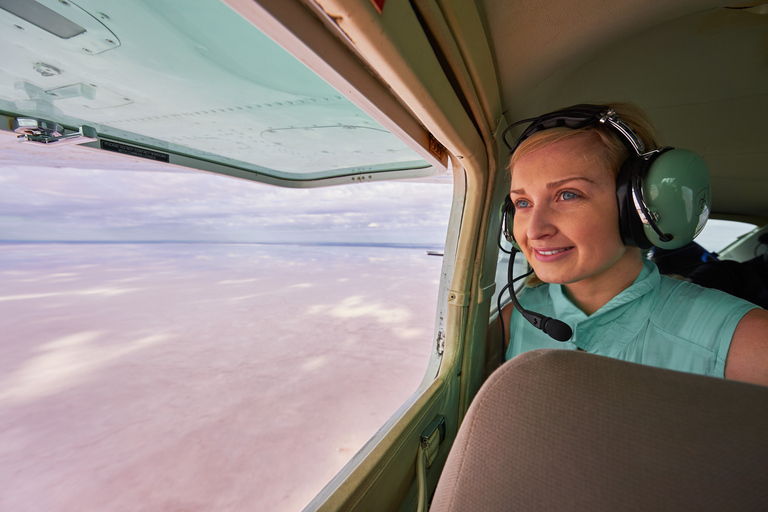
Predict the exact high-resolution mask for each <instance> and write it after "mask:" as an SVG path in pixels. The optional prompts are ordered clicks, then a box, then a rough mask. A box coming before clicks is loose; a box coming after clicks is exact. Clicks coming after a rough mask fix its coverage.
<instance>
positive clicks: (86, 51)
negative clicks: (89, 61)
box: [83, 48, 93, 53]
mask: <svg viewBox="0 0 768 512" xmlns="http://www.w3.org/2000/svg"><path fill="white" fill-rule="evenodd" d="M83 51H84V52H85V53H93V52H92V51H91V50H89V49H88V48H83Z"/></svg>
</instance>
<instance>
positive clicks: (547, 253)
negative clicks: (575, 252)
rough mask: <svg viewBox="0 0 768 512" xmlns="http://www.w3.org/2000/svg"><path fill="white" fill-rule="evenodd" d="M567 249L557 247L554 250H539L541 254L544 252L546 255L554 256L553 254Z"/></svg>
mask: <svg viewBox="0 0 768 512" xmlns="http://www.w3.org/2000/svg"><path fill="white" fill-rule="evenodd" d="M564 251H565V249H556V250H554V251H539V254H543V255H544V256H552V255H553V254H557V253H559V252H564Z"/></svg>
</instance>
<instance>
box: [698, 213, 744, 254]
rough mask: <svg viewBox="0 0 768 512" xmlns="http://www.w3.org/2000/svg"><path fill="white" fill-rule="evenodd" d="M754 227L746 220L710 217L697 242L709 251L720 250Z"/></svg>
mask: <svg viewBox="0 0 768 512" xmlns="http://www.w3.org/2000/svg"><path fill="white" fill-rule="evenodd" d="M754 229H755V225H754V224H748V223H746V222H736V221H731V220H720V219H709V221H708V222H707V225H706V226H704V229H703V230H702V231H701V233H699V236H697V237H696V240H695V242H696V243H697V244H699V245H701V246H702V247H704V248H705V249H706V250H708V251H709V252H720V251H722V250H723V249H725V248H726V247H728V246H729V245H731V244H732V243H733V242H735V241H737V240H738V239H739V238H740V237H742V236H744V235H746V234H747V233H749V232H750V231H752V230H754Z"/></svg>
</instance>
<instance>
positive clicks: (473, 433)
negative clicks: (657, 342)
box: [431, 350, 768, 512]
mask: <svg viewBox="0 0 768 512" xmlns="http://www.w3.org/2000/svg"><path fill="white" fill-rule="evenodd" d="M431 510H432V511H433V512H444V511H463V510H467V511H469V510H472V511H496V510H523V511H539V510H541V511H543V510H547V511H554V510H557V511H563V510H574V511H575V510H583V511H601V510H606V511H608V510H622V511H628V510H638V511H640V510H643V511H652V510H665V511H667V510H676V511H694V510H696V511H703V510H712V511H715V510H717V511H722V510H768V388H766V387H761V386H755V385H750V384H744V383H740V382H732V381H725V380H721V379H715V378H711V377H702V376H698V375H691V374H686V373H680V372H673V371H669V370H662V369H659V368H652V367H649V366H643V365H638V364H633V363H626V362H623V361H617V360H614V359H609V358H605V357H600V356H595V355H591V354H586V353H579V352H576V351H570V350H538V351H533V352H528V353H525V354H522V355H520V356H518V357H516V358H514V359H513V360H511V361H509V362H507V363H506V364H505V365H503V366H502V367H501V368H499V369H498V370H497V371H496V372H495V373H494V374H493V375H491V377H490V378H489V379H488V381H487V382H486V383H485V384H484V386H483V388H482V389H481V390H480V392H479V393H478V395H477V397H476V398H475V400H474V402H473V403H472V405H471V406H470V409H469V411H468V413H467V416H466V418H465V420H464V422H463V424H462V426H461V429H460V430H459V434H458V436H457V439H456V441H455V443H454V445H453V448H452V451H451V454H450V455H449V457H448V461H447V463H446V466H445V469H444V470H443V473H442V476H441V478H440V482H439V484H438V486H437V490H436V493H435V497H434V500H433V506H432V508H431Z"/></svg>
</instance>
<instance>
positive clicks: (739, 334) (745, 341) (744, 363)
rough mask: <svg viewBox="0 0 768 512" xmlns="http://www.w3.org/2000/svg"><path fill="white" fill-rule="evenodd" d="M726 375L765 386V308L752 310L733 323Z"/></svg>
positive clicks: (767, 347)
mask: <svg viewBox="0 0 768 512" xmlns="http://www.w3.org/2000/svg"><path fill="white" fill-rule="evenodd" d="M725 378H726V379H732V380H740V381H744V382H751V383H753V384H760V385H762V386H768V311H766V310H765V309H753V310H751V311H750V312H749V313H747V314H746V315H744V318H742V319H741V321H740V322H739V324H738V325H737V326H736V331H735V332H734V333H733V339H732V340H731V348H730V349H729V350H728V358H727V359H726V361H725Z"/></svg>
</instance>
